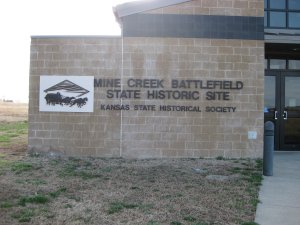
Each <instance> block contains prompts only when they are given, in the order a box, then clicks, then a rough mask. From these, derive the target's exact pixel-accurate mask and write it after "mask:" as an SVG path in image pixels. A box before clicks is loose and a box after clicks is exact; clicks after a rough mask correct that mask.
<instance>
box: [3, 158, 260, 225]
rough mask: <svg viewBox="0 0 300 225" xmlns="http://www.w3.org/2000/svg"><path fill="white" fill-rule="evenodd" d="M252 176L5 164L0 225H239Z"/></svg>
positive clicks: (237, 169)
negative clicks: (22, 223)
mask: <svg viewBox="0 0 300 225" xmlns="http://www.w3.org/2000/svg"><path fill="white" fill-rule="evenodd" d="M2 161H5V156H2ZM0 168H1V167H0ZM195 168H197V169H199V170H195ZM257 169H258V168H257V165H256V162H255V161H253V160H214V159H211V160H208V159H156V160H124V159H99V158H86V159H83V158H82V159H78V158H69V159H63V158H49V157H42V156H36V155H35V156H27V157H24V158H23V159H21V160H20V159H18V160H12V159H11V158H10V160H9V161H8V160H6V166H5V167H2V169H1V173H0V174H1V179H0V199H1V202H0V206H1V210H0V211H1V212H0V218H1V220H0V224H3V225H4V224H19V223H21V222H24V223H26V224H95V225H96V224H97V225H98V224H107V225H111V224H115V225H117V224H128V225H143V224H144V225H159V224H161V225H162V224H164V225H170V224H187V225H204V224H207V225H210V224H224V225H225V224H226V225H228V224H243V223H244V222H245V221H253V220H254V215H255V209H256V203H257V194H258V185H259V182H260V179H256V178H257V177H261V175H260V174H261V173H260V170H257ZM199 171H201V172H199ZM209 175H221V176H222V179H219V178H220V177H216V179H209V178H208V177H210V176H209ZM255 177H256V178H255ZM223 178H226V179H223ZM23 220H24V221H23ZM26 221H27V222H28V223H27V222H26Z"/></svg>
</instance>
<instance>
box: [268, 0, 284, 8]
mask: <svg viewBox="0 0 300 225" xmlns="http://www.w3.org/2000/svg"><path fill="white" fill-rule="evenodd" d="M270 8H271V9H285V0H270Z"/></svg>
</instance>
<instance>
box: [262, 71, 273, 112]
mask: <svg viewBox="0 0 300 225" xmlns="http://www.w3.org/2000/svg"><path fill="white" fill-rule="evenodd" d="M275 85H276V79H275V76H265V95H264V97H265V108H264V112H270V111H274V110H275V103H276V101H275V100H276V99H275V97H276V95H275V90H276V89H275Z"/></svg>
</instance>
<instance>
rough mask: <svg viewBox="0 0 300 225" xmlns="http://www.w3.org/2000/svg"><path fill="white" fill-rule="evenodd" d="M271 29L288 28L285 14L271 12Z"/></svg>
mask: <svg viewBox="0 0 300 225" xmlns="http://www.w3.org/2000/svg"><path fill="white" fill-rule="evenodd" d="M270 27H286V22H285V13H284V12H270Z"/></svg>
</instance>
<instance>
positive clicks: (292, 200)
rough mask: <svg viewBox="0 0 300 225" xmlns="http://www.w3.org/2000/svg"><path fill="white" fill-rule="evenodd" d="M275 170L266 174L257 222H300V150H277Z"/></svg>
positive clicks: (278, 224) (276, 224)
mask: <svg viewBox="0 0 300 225" xmlns="http://www.w3.org/2000/svg"><path fill="white" fill-rule="evenodd" d="M273 173H274V175H273V176H271V177H264V180H263V183H262V187H261V189H260V192H259V199H260V201H261V203H260V204H258V207H257V210H256V218H255V222H256V223H258V224H260V225H300V152H276V153H275V156H274V168H273Z"/></svg>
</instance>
